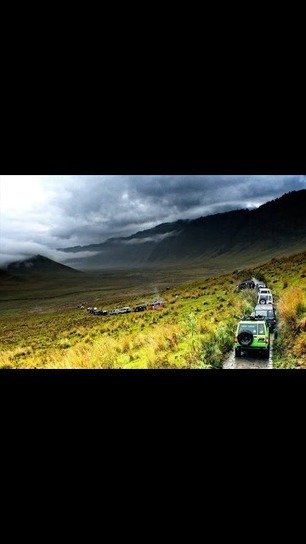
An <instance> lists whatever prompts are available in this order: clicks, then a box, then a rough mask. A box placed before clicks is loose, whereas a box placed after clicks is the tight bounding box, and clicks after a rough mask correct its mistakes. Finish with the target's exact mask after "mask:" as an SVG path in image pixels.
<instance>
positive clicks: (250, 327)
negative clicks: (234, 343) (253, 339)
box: [239, 323, 257, 334]
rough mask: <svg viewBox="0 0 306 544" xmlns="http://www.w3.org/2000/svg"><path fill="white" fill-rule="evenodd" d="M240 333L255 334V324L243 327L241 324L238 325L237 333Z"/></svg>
mask: <svg viewBox="0 0 306 544" xmlns="http://www.w3.org/2000/svg"><path fill="white" fill-rule="evenodd" d="M241 331H249V332H251V333H252V334H257V323H254V325H253V324H252V325H251V324H250V325H248V324H246V325H243V324H240V325H239V332H241Z"/></svg>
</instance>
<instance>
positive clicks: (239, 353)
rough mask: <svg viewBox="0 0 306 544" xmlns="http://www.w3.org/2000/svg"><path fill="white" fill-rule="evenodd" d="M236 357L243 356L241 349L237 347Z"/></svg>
mask: <svg viewBox="0 0 306 544" xmlns="http://www.w3.org/2000/svg"><path fill="white" fill-rule="evenodd" d="M235 357H241V349H240V348H235Z"/></svg>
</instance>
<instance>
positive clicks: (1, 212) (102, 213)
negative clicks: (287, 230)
mask: <svg viewBox="0 0 306 544" xmlns="http://www.w3.org/2000/svg"><path fill="white" fill-rule="evenodd" d="M305 188H306V176H297V175H294V176H280V175H277V176H262V175H261V176H256V175H252V176H241V175H240V176H232V175H231V176H207V175H206V176H198V175H197V176H188V175H182V176H179V175H174V176H156V175H152V176H139V175H135V176H133V175H127V176H122V175H121V176H84V175H82V176H37V175H36V176H29V175H27V176H1V175H0V264H6V263H8V262H11V261H14V260H19V259H23V258H27V257H29V256H31V255H35V254H37V253H40V254H42V255H45V256H47V257H50V258H53V259H55V260H57V261H59V262H65V259H67V254H64V253H63V252H61V251H57V250H56V248H64V247H71V246H76V245H81V246H83V245H86V244H92V243H99V242H103V241H105V240H106V239H107V238H111V237H117V236H129V235H131V234H134V233H135V232H137V231H140V230H145V229H149V228H152V227H154V226H155V225H158V224H159V223H165V222H171V221H177V220H178V219H194V218H196V217H201V216H205V215H211V214H214V213H220V212H226V211H230V210H235V209H240V208H249V209H252V208H254V207H258V206H260V205H261V204H264V203H265V202H267V201H269V200H273V199H275V198H278V197H279V196H281V195H283V194H284V193H287V192H289V191H298V190H300V189H305ZM83 255H85V253H83V252H81V253H79V254H78V256H83Z"/></svg>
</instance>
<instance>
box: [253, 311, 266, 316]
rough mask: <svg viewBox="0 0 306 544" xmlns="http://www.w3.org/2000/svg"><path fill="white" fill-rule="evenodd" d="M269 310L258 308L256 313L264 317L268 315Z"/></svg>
mask: <svg viewBox="0 0 306 544" xmlns="http://www.w3.org/2000/svg"><path fill="white" fill-rule="evenodd" d="M267 313H268V312H267V310H256V312H255V315H256V316H257V317H258V316H259V315H262V317H268V316H267Z"/></svg>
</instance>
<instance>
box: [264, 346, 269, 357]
mask: <svg viewBox="0 0 306 544" xmlns="http://www.w3.org/2000/svg"><path fill="white" fill-rule="evenodd" d="M269 355H270V347H269V348H268V349H267V350H266V351H264V358H265V359H269Z"/></svg>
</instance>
